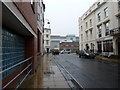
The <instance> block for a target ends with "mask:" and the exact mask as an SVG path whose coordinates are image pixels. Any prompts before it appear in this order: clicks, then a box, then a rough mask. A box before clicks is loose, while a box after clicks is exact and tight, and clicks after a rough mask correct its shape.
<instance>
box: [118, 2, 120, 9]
mask: <svg viewBox="0 0 120 90" xmlns="http://www.w3.org/2000/svg"><path fill="white" fill-rule="evenodd" d="M118 7H119V8H120V0H118Z"/></svg>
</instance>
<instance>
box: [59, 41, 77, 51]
mask: <svg viewBox="0 0 120 90" xmlns="http://www.w3.org/2000/svg"><path fill="white" fill-rule="evenodd" d="M66 49H70V50H71V53H76V51H78V50H79V42H62V43H60V50H66Z"/></svg>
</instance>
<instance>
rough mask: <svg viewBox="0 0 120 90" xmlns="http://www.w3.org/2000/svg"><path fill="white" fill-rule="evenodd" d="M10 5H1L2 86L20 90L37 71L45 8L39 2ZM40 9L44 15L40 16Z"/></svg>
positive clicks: (0, 52)
mask: <svg viewBox="0 0 120 90" xmlns="http://www.w3.org/2000/svg"><path fill="white" fill-rule="evenodd" d="M9 1H10V2H0V3H1V4H0V5H1V6H2V25H0V27H2V28H1V29H0V79H1V80H2V81H1V83H0V86H1V87H2V88H9V87H10V88H18V87H19V86H20V85H21V83H22V82H23V80H24V79H25V78H26V77H27V76H28V75H29V74H32V73H34V72H35V71H36V70H37V67H38V63H37V62H38V60H37V57H38V56H39V55H41V53H42V34H43V26H44V10H45V5H44V4H43V1H42V0H40V2H32V1H31V2H12V0H9ZM38 5H40V6H39V7H38ZM39 8H41V13H42V14H40V12H38V9H39ZM39 17H41V18H39ZM39 23H40V24H39Z"/></svg>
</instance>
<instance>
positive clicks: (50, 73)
mask: <svg viewBox="0 0 120 90" xmlns="http://www.w3.org/2000/svg"><path fill="white" fill-rule="evenodd" d="M44 74H55V73H54V72H44Z"/></svg>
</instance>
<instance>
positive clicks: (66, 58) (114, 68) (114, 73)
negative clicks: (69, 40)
mask: <svg viewBox="0 0 120 90" xmlns="http://www.w3.org/2000/svg"><path fill="white" fill-rule="evenodd" d="M53 59H54V60H55V61H56V62H57V63H58V64H59V65H61V66H63V67H64V68H65V69H66V70H67V71H68V72H69V73H70V74H71V75H72V76H73V77H74V78H75V79H76V80H77V81H78V82H79V84H80V85H81V86H82V87H83V88H117V87H118V86H119V85H118V64H117V63H112V62H105V61H101V60H96V59H85V58H79V57H78V56H77V55H74V54H60V55H55V56H53Z"/></svg>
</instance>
